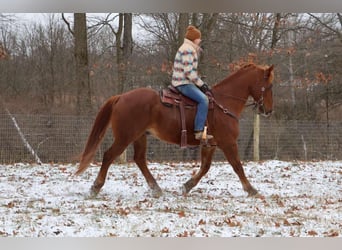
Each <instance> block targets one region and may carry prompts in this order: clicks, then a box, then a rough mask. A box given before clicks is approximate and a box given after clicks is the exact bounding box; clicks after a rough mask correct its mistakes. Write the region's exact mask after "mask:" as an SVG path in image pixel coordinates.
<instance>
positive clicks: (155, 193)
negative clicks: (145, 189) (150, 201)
mask: <svg viewBox="0 0 342 250" xmlns="http://www.w3.org/2000/svg"><path fill="white" fill-rule="evenodd" d="M162 195H163V191H162V190H161V189H160V188H157V189H153V190H152V197H153V198H159V197H160V196H162Z"/></svg>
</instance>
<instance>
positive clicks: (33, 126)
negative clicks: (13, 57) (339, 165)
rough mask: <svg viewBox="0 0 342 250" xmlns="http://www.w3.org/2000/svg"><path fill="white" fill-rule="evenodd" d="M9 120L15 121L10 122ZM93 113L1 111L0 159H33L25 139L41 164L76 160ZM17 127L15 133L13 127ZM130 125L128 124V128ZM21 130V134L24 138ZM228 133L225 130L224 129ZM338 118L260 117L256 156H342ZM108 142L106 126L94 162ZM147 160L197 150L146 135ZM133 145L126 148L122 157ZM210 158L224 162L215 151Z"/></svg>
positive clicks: (246, 152) (246, 156)
mask: <svg viewBox="0 0 342 250" xmlns="http://www.w3.org/2000/svg"><path fill="white" fill-rule="evenodd" d="M13 118H15V121H16V123H17V126H15V125H14V122H13ZM93 121H94V117H86V116H67V115H22V114H20V115H18V114H16V115H13V117H12V118H11V117H10V115H8V114H0V162H1V163H15V162H34V161H35V160H36V159H35V157H34V155H33V154H32V152H31V151H30V150H29V149H28V147H27V145H26V144H27V143H28V144H29V145H30V147H31V148H32V149H33V150H34V152H35V154H36V155H37V156H38V157H39V159H40V160H41V161H42V162H63V163H65V162H77V161H78V156H79V154H80V153H81V152H82V150H83V147H84V145H85V142H86V140H87V138H88V135H89V132H90V129H91V126H92V124H93ZM18 129H20V132H19V131H18ZM128 129H129V128H128ZM20 133H21V134H22V135H24V137H25V140H26V142H24V141H23V139H22V137H21V136H20ZM227 133H229V131H227ZM341 135H342V122H339V121H333V122H330V123H329V124H327V123H326V122H317V121H276V120H272V119H260V150H259V151H260V159H261V160H267V159H279V160H342V154H341V152H342V150H341V148H342V138H341ZM112 143H113V138H112V136H111V131H110V129H109V130H108V132H107V134H106V136H105V139H104V141H103V143H102V144H101V146H100V148H99V150H98V152H97V154H96V156H95V161H101V160H102V155H103V153H104V151H105V150H106V149H107V148H109V147H110V145H111V144H112ZM238 145H239V153H240V157H241V159H242V160H251V159H252V158H253V120H251V119H244V120H241V121H240V136H239V139H238ZM147 157H148V160H149V161H154V162H162V161H199V148H198V147H195V148H187V149H180V147H179V146H178V145H171V144H167V143H165V142H162V141H159V140H157V139H155V138H153V137H151V136H149V138H148V153H147ZM132 158H133V149H132V147H131V146H130V147H129V148H128V149H127V160H128V161H131V160H132ZM214 160H215V161H222V160H225V158H224V156H223V154H222V152H221V151H220V150H219V149H217V151H216V153H215V157H214Z"/></svg>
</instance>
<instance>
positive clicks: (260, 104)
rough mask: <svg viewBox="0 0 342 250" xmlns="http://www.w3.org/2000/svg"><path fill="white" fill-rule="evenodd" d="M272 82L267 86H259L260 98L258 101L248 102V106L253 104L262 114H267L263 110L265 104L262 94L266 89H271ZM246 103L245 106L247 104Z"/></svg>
mask: <svg viewBox="0 0 342 250" xmlns="http://www.w3.org/2000/svg"><path fill="white" fill-rule="evenodd" d="M272 87H273V84H272V83H271V84H270V85H269V86H267V87H261V96H260V99H259V100H258V101H254V102H253V103H252V104H248V105H249V106H253V109H254V110H259V111H260V110H261V111H262V112H261V113H262V114H263V115H267V112H266V110H265V104H264V94H265V92H266V91H268V90H270V89H272ZM248 105H246V106H248Z"/></svg>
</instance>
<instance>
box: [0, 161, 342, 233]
mask: <svg viewBox="0 0 342 250" xmlns="http://www.w3.org/2000/svg"><path fill="white" fill-rule="evenodd" d="M244 165H245V172H246V175H247V176H248V178H249V180H250V181H251V183H252V185H253V186H254V187H255V188H257V189H258V190H259V191H260V193H261V194H262V195H263V198H249V197H247V195H246V193H245V192H244V191H243V190H242V187H241V184H240V181H239V180H238V178H237V175H236V174H235V173H234V172H233V170H232V168H231V166H230V165H229V164H227V163H223V162H217V163H214V164H213V166H212V168H211V169H210V171H209V173H208V174H207V175H206V176H205V177H203V179H202V180H201V182H200V183H199V184H198V186H196V187H195V188H194V189H193V190H192V191H191V192H190V193H189V195H188V196H186V197H185V196H183V195H182V192H181V186H182V184H183V183H184V182H185V181H187V180H188V179H189V177H190V176H191V175H192V174H193V173H194V172H195V171H197V169H198V166H197V165H196V164H195V163H162V164H160V163H150V165H149V168H150V170H151V172H152V173H153V175H154V176H155V177H156V179H157V181H158V183H159V185H160V187H161V188H162V189H163V192H164V193H163V195H162V196H161V197H160V198H158V199H156V198H153V197H152V195H151V192H150V190H149V188H148V186H147V184H146V182H145V179H144V178H143V176H142V174H141V173H140V172H139V169H138V168H137V167H136V166H135V165H134V164H127V165H112V166H111V168H110V170H109V173H108V178H107V182H106V184H105V186H104V187H103V189H102V190H101V192H100V194H99V195H98V196H97V197H96V198H90V197H89V188H90V186H91V185H92V183H93V181H94V180H95V177H96V175H97V173H98V170H99V168H98V166H97V165H92V166H91V167H90V168H89V169H88V170H87V171H86V172H85V173H84V174H83V175H81V176H74V175H73V173H74V172H75V170H76V166H75V165H71V164H69V165H66V164H64V165H60V164H43V165H35V164H24V163H18V164H15V165H0V221H1V223H0V236H2V237H6V236H17V237H19V236H25V237H46V236H49V237H65V236H85V237H94V236H112V237H120V236H126V237H138V236H142V237H149V236H156V237H235V236H252V237H268V236H272V237H280V236H281V237H284V236H301V237H303V236H305V237H306V236H310V237H341V235H342V178H341V177H342V162H341V161H317V162H284V161H264V162H258V163H256V162H245V163H244Z"/></svg>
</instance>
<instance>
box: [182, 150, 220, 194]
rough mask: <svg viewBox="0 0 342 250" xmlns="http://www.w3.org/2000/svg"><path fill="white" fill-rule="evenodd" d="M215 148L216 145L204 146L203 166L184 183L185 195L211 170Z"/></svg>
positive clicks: (202, 151) (202, 154)
mask: <svg viewBox="0 0 342 250" xmlns="http://www.w3.org/2000/svg"><path fill="white" fill-rule="evenodd" d="M215 149H216V146H211V147H206V146H202V148H201V167H200V169H199V171H198V172H197V173H196V174H195V175H194V176H193V177H191V178H190V180H188V181H187V182H186V183H185V184H184V185H183V195H186V194H188V193H189V192H190V190H191V189H192V188H193V187H195V186H196V185H197V184H198V182H199V181H200V180H201V178H202V177H203V176H204V175H205V174H206V173H207V172H208V171H209V169H210V165H211V161H212V158H213V154H214V152H215Z"/></svg>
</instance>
